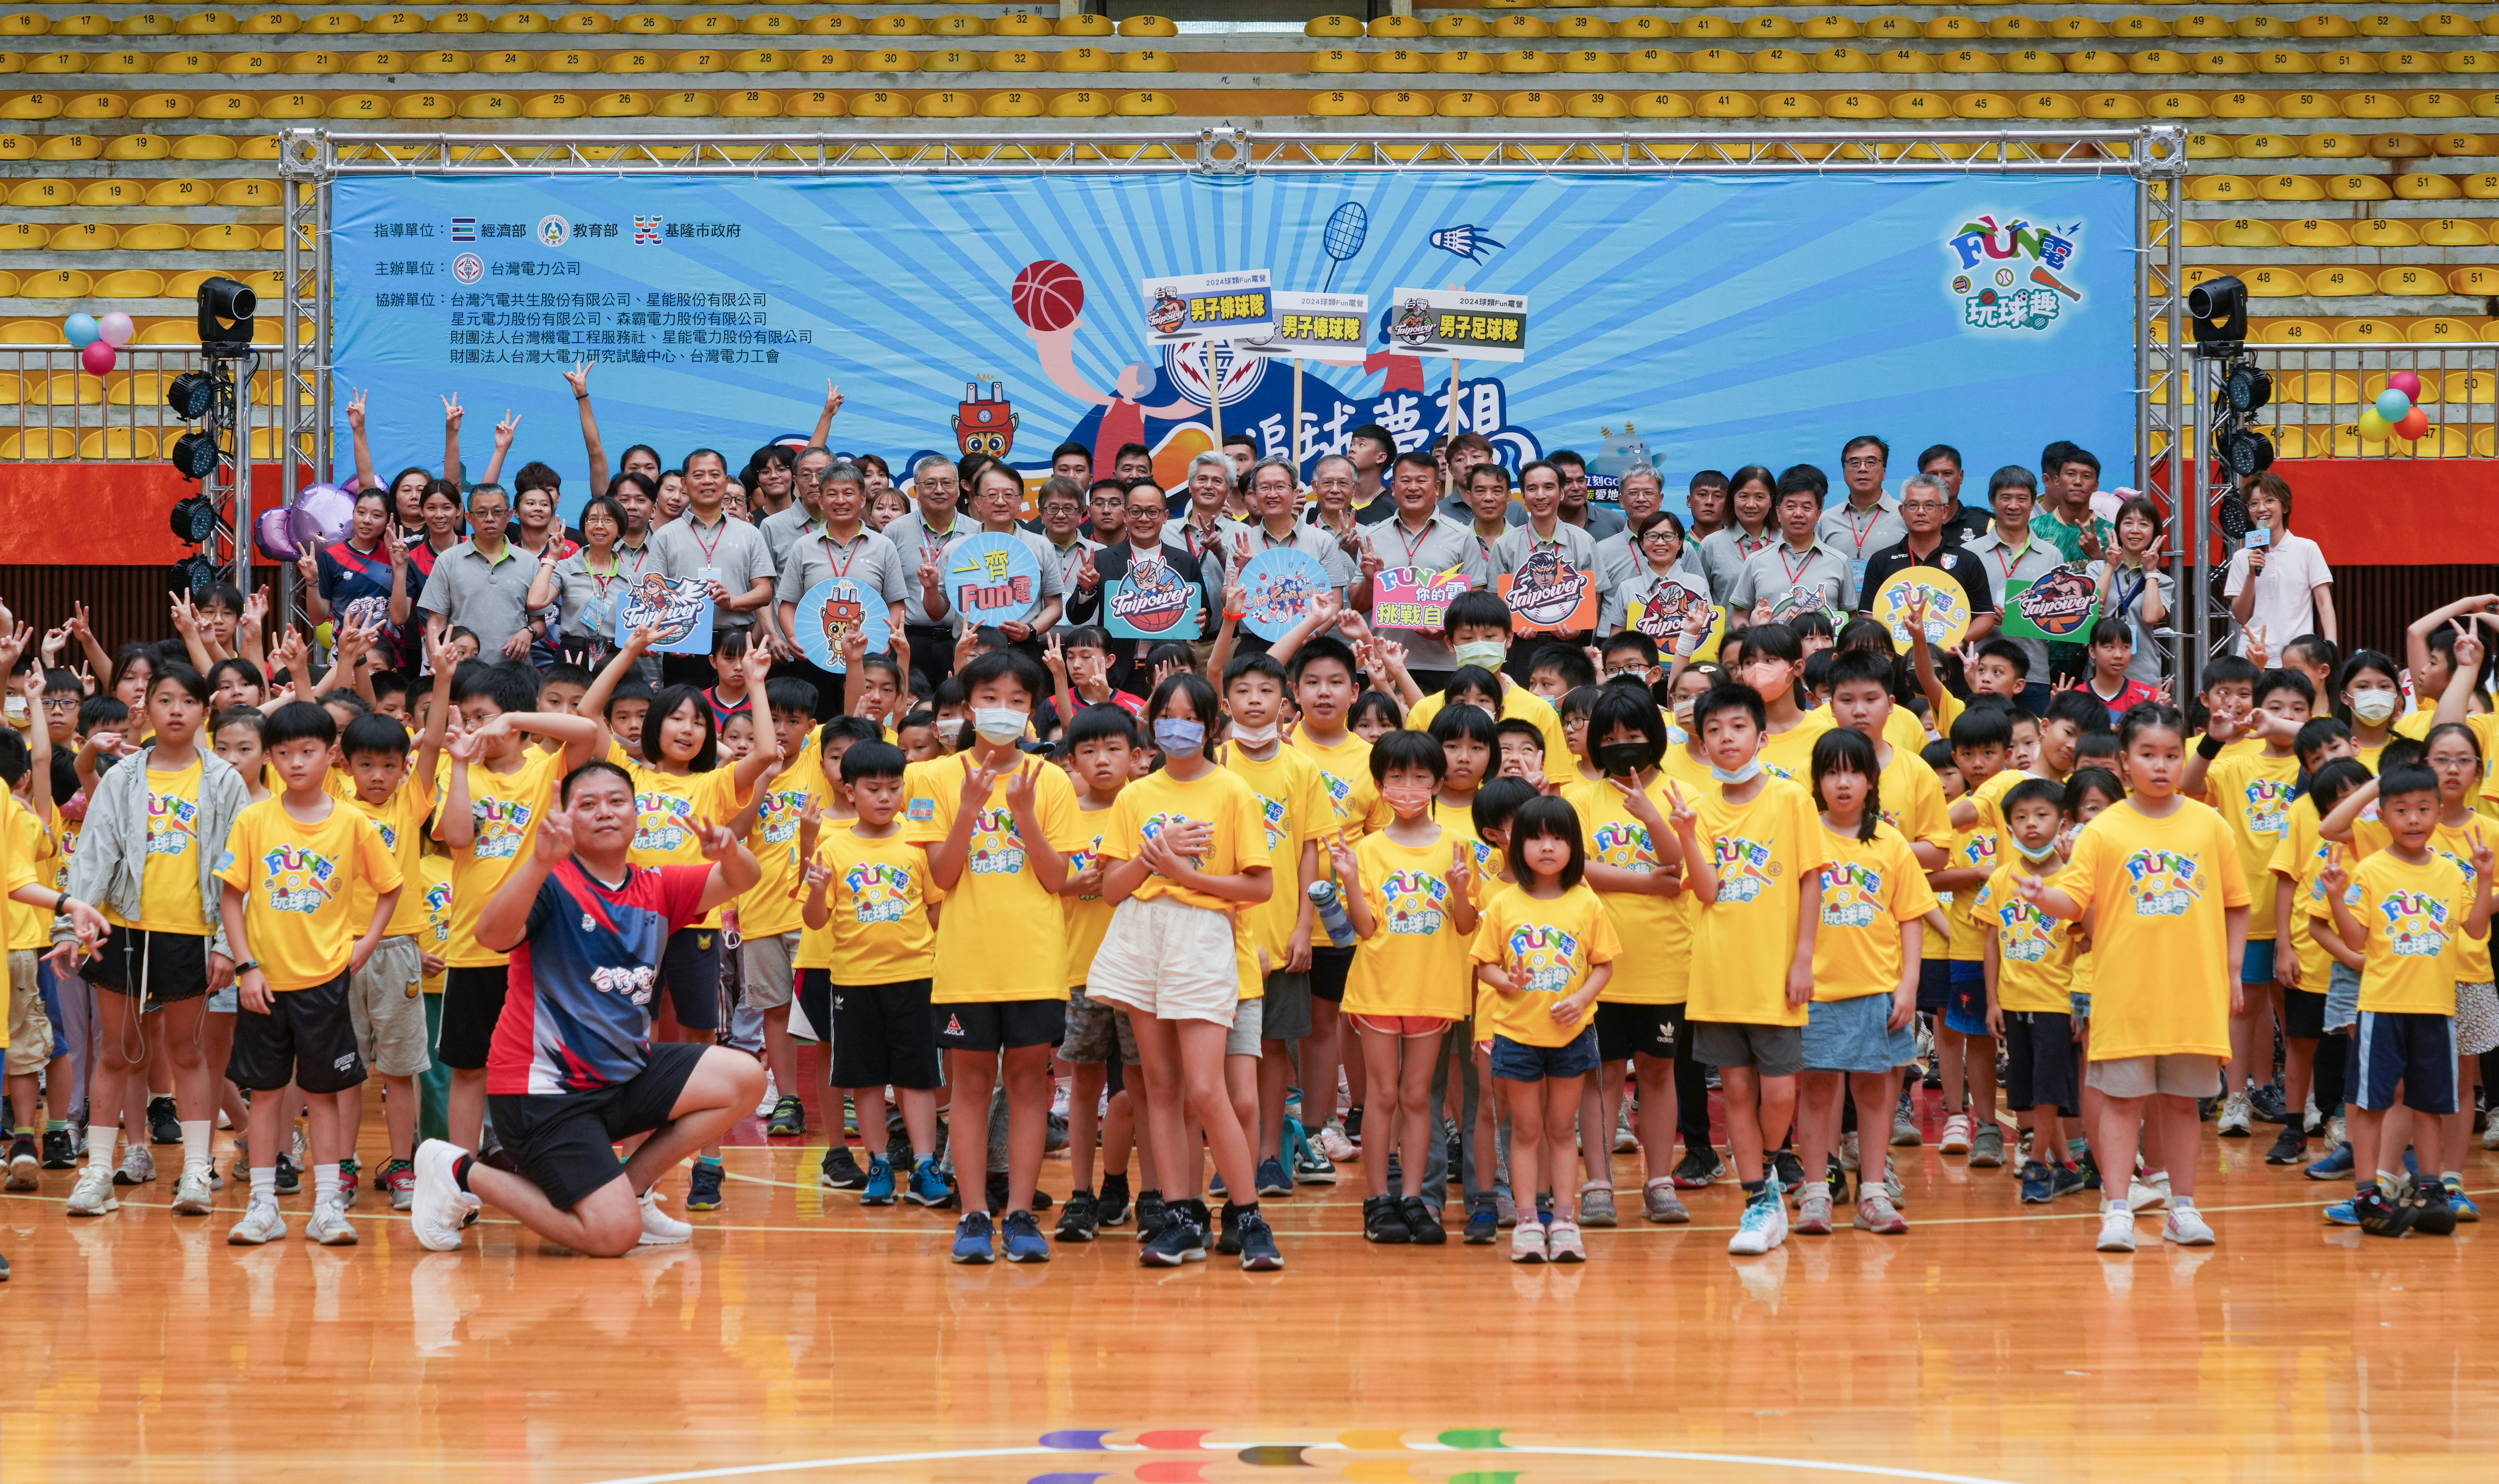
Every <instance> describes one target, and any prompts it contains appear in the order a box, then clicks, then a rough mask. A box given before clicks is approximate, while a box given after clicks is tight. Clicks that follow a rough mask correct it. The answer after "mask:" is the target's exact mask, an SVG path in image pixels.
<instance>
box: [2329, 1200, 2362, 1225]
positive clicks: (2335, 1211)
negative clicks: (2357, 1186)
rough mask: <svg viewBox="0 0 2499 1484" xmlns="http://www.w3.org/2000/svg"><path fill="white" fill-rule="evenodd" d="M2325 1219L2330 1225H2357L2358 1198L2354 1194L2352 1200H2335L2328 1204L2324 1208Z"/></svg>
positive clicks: (2358, 1215)
mask: <svg viewBox="0 0 2499 1484" xmlns="http://www.w3.org/2000/svg"><path fill="white" fill-rule="evenodd" d="M2325 1220H2326V1222H2327V1224H2328V1225H2332V1226H2358V1225H2359V1224H2360V1201H2359V1198H2358V1197H2356V1196H2355V1197H2353V1199H2352V1200H2349V1201H2337V1202H2335V1203H2334V1204H2333V1205H2331V1206H2328V1207H2327V1208H2325Z"/></svg>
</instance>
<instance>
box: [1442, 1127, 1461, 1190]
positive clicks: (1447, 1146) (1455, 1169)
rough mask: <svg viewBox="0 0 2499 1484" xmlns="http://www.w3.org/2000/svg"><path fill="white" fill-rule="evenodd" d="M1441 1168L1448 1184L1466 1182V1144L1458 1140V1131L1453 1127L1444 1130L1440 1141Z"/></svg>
mask: <svg viewBox="0 0 2499 1484" xmlns="http://www.w3.org/2000/svg"><path fill="white" fill-rule="evenodd" d="M1444 1127H1445V1125H1444ZM1441 1168H1442V1171H1443V1172H1444V1175H1445V1177H1446V1178H1447V1180H1448V1182H1449V1183H1450V1184H1452V1185H1463V1184H1465V1183H1466V1180H1467V1176H1466V1170H1467V1151H1466V1145H1464V1144H1462V1143H1461V1142H1460V1141H1459V1139H1458V1131H1457V1130H1456V1129H1454V1128H1449V1129H1447V1130H1446V1135H1445V1137H1444V1140H1443V1142H1442V1149H1441Z"/></svg>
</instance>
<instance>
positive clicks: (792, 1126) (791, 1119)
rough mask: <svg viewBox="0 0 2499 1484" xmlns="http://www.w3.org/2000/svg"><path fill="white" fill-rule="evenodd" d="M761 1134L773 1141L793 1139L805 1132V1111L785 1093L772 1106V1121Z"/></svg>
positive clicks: (764, 1127)
mask: <svg viewBox="0 0 2499 1484" xmlns="http://www.w3.org/2000/svg"><path fill="white" fill-rule="evenodd" d="M763 1132H764V1133H765V1134H767V1135H769V1136H770V1137H772V1138H774V1139H795V1138H797V1137H798V1136H799V1135H801V1134H804V1133H805V1132H807V1111H806V1109H805V1108H803V1107H801V1106H800V1105H799V1102H798V1100H797V1099H796V1098H794V1097H791V1096H789V1095H787V1094H786V1093H785V1094H784V1095H783V1096H782V1097H781V1099H780V1101H778V1102H776V1103H774V1104H773V1105H772V1119H771V1121H770V1122H768V1123H766V1124H765V1125H764V1126H763Z"/></svg>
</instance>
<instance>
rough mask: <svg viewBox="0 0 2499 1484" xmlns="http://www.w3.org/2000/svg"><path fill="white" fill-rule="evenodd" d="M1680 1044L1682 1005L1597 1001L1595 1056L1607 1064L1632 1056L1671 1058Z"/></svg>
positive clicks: (1681, 1040)
mask: <svg viewBox="0 0 2499 1484" xmlns="http://www.w3.org/2000/svg"><path fill="white" fill-rule="evenodd" d="M1681 1045H1683V1007H1682V1006H1681V1005H1616V1004H1610V1003H1608V1002H1607V1001H1605V1000H1599V1001H1598V1002H1597V1059H1598V1060H1600V1061H1603V1062H1607V1063H1608V1064H1610V1063H1613V1062H1619V1061H1628V1060H1629V1059H1631V1058H1632V1057H1634V1056H1655V1057H1660V1058H1666V1059H1671V1058H1672V1057H1673V1055H1674V1053H1675V1048H1677V1047H1680V1046H1681Z"/></svg>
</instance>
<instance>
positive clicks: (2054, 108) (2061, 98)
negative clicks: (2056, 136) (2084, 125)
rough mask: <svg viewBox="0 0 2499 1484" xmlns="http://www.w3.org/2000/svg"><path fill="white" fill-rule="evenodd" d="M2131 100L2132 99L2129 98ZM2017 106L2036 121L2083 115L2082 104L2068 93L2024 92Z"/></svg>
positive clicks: (2025, 115) (2024, 114)
mask: <svg viewBox="0 0 2499 1484" xmlns="http://www.w3.org/2000/svg"><path fill="white" fill-rule="evenodd" d="M2127 101H2129V102H2131V101H2132V100H2131V99H2129V100H2127ZM2017 106H2018V107H2019V108H2020V110H2021V113H2022V116H2023V117H2024V118H2027V119H2030V120H2033V121H2035V122H2050V121H2056V120H2061V119H2069V118H2080V117H2082V116H2083V108H2082V105H2080V104H2078V103H2076V102H2075V101H2074V100H2073V97H2072V96H2071V95H2070V94H2066V93H2024V94H2023V95H2022V97H2021V98H2020V100H2018V104H2017Z"/></svg>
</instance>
